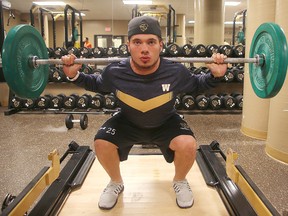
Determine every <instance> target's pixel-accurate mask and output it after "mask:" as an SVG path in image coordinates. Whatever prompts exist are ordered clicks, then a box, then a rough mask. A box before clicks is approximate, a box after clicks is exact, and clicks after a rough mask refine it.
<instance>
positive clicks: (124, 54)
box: [118, 44, 129, 57]
mask: <svg viewBox="0 0 288 216" xmlns="http://www.w3.org/2000/svg"><path fill="white" fill-rule="evenodd" d="M118 50H119V55H120V57H127V56H129V50H128V45H127V44H121V45H120V46H119V48H118Z"/></svg>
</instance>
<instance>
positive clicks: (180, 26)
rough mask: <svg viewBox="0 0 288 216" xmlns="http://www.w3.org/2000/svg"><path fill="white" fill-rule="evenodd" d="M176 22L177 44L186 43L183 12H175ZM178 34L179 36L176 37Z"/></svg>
mask: <svg viewBox="0 0 288 216" xmlns="http://www.w3.org/2000/svg"><path fill="white" fill-rule="evenodd" d="M176 23H177V28H176V32H177V41H176V42H177V44H178V45H179V46H183V45H185V44H186V36H185V35H186V32H185V28H186V23H185V15H184V14H177V16H176ZM178 36H179V37H178Z"/></svg>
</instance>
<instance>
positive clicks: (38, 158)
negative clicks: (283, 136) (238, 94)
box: [0, 107, 288, 214]
mask: <svg viewBox="0 0 288 216" xmlns="http://www.w3.org/2000/svg"><path fill="white" fill-rule="evenodd" d="M5 110H7V108H3V107H0V123H1V127H0V149H1V151H0V170H1V172H2V175H1V178H0V184H1V187H0V203H2V201H3V199H4V197H5V195H6V193H12V194H14V195H17V194H19V193H20V192H21V191H22V189H23V188H24V187H25V186H26V185H27V184H28V183H29V182H30V181H31V180H32V178H33V177H34V176H35V175H36V174H37V173H38V172H39V171H40V170H41V169H42V168H43V167H44V166H50V162H49V161H48V159H47V155H48V153H49V152H51V151H52V150H54V149H57V150H58V151H59V153H60V155H63V154H64V152H65V151H66V149H67V146H68V144H69V143H70V142H71V141H72V140H74V141H76V142H77V143H78V144H80V145H91V144H92V142H93V138H94V135H95V133H96V131H97V129H98V127H99V126H100V125H101V124H102V123H103V122H104V121H105V120H106V119H107V118H109V115H93V114H89V115H88V118H89V124H88V128H87V129H86V130H81V129H80V126H79V125H77V124H76V125H75V126H74V128H73V129H71V130H69V131H68V130H67V129H66V127H65V123H64V119H65V117H66V115H63V114H14V115H9V116H5V115H4V111H5ZM75 118H79V116H78V115H75ZM185 119H186V120H187V121H188V123H189V125H190V126H191V127H192V129H193V130H194V132H195V135H196V138H197V140H198V144H199V145H202V144H210V143H211V141H213V140H217V141H218V142H219V143H220V145H221V148H222V149H223V150H224V151H225V150H226V149H227V148H232V149H233V150H234V151H236V152H237V153H239V159H238V164H240V165H241V166H242V167H243V168H244V170H245V171H246V172H247V173H248V175H249V176H250V177H251V178H252V180H253V181H254V182H255V183H256V185H257V186H258V187H259V188H260V189H261V191H262V192H263V193H264V194H265V196H266V197H267V198H268V199H269V200H270V202H271V203H272V204H273V205H274V206H275V208H276V209H277V210H278V211H279V212H280V213H281V214H282V213H283V211H284V210H287V209H288V207H287V203H288V183H287V179H288V165H287V164H283V163H280V162H278V161H276V160H274V159H272V158H270V157H269V156H267V155H266V153H265V150H264V149H265V141H259V140H255V139H252V138H249V137H246V136H244V135H243V134H241V132H240V124H241V115H240V114H234V115H228V114H225V115H214V114H209V115H200V114H197V115H185ZM139 151H146V150H143V149H142V148H139V146H137V147H136V148H134V149H133V151H132V153H135V152H136V153H137V152H139ZM152 151H156V150H152Z"/></svg>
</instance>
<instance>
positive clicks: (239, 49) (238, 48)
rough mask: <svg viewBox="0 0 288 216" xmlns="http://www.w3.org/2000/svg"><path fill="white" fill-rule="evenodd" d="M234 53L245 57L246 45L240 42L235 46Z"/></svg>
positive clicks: (237, 56)
mask: <svg viewBox="0 0 288 216" xmlns="http://www.w3.org/2000/svg"><path fill="white" fill-rule="evenodd" d="M232 49H233V54H234V56H235V57H236V58H243V57H244V56H245V46H244V45H242V44H239V45H237V46H233V48H232Z"/></svg>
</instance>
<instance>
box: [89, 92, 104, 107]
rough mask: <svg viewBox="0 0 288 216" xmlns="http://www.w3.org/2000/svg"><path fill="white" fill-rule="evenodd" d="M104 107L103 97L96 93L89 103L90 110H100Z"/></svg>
mask: <svg viewBox="0 0 288 216" xmlns="http://www.w3.org/2000/svg"><path fill="white" fill-rule="evenodd" d="M103 106H104V96H103V95H102V94H100V93H96V94H95V95H94V96H93V97H92V99H91V102H90V107H91V108H92V109H101V108H102V107H103Z"/></svg>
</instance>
